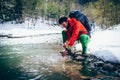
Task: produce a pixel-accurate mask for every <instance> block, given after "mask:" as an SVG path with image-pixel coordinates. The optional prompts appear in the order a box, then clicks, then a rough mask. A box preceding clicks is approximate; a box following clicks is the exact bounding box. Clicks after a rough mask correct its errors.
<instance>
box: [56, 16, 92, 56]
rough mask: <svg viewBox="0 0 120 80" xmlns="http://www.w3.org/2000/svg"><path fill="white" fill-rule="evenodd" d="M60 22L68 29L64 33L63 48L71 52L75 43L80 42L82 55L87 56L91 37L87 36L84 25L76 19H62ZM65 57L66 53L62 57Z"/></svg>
mask: <svg viewBox="0 0 120 80" xmlns="http://www.w3.org/2000/svg"><path fill="white" fill-rule="evenodd" d="M58 22H59V24H61V25H62V26H63V27H64V28H66V30H64V31H62V38H63V43H64V45H63V46H64V47H65V48H66V50H68V51H70V50H71V48H72V46H73V45H74V43H75V41H79V42H81V44H82V55H86V54H87V47H88V43H89V41H90V37H89V36H88V35H87V34H88V32H87V30H86V28H85V27H84V26H83V24H82V23H81V22H80V21H78V20H76V19H75V18H67V17H61V18H60V19H59V21H58ZM65 55H66V53H65V52H64V53H63V54H62V56H65Z"/></svg>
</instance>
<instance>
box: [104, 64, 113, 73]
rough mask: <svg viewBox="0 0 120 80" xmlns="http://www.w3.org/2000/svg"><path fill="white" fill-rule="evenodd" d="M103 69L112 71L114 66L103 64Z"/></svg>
mask: <svg viewBox="0 0 120 80" xmlns="http://www.w3.org/2000/svg"><path fill="white" fill-rule="evenodd" d="M103 70H105V71H114V70H115V68H114V66H113V65H111V64H104V65H103Z"/></svg>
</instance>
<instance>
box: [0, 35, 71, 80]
mask: <svg viewBox="0 0 120 80" xmlns="http://www.w3.org/2000/svg"><path fill="white" fill-rule="evenodd" d="M59 36H60V35H52V36H50V35H49V36H48V35H47V38H46V36H39V37H38V36H37V37H27V38H0V80H69V78H67V77H66V76H65V75H64V74H63V73H62V64H63V60H62V58H61V56H60V55H59V54H57V53H58V51H59V49H57V48H59V47H58V46H59V45H58V44H57V43H55V42H56V41H55V40H54V38H56V37H59ZM51 39H52V40H51ZM50 40H51V41H50ZM57 41H58V42H60V40H57Z"/></svg>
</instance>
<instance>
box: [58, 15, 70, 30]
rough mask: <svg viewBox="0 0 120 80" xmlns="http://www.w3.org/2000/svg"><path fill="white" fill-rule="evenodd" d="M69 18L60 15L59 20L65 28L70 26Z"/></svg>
mask: <svg viewBox="0 0 120 80" xmlns="http://www.w3.org/2000/svg"><path fill="white" fill-rule="evenodd" d="M67 20H68V18H67V17H60V19H59V20H58V22H59V24H61V25H62V26H63V27H64V28H67V26H68V21H67Z"/></svg>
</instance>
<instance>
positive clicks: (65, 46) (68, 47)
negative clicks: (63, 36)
mask: <svg viewBox="0 0 120 80" xmlns="http://www.w3.org/2000/svg"><path fill="white" fill-rule="evenodd" d="M68 44H69V41H66V42H65V43H64V45H63V47H64V48H67V49H69V50H70V49H71V46H69V45H68Z"/></svg>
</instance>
